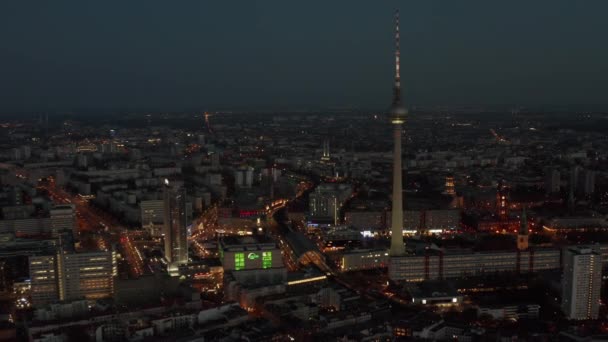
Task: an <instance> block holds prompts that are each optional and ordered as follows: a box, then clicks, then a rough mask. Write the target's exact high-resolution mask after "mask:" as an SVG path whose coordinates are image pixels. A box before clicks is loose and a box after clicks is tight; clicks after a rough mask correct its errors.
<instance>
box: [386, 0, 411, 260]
mask: <svg viewBox="0 0 608 342" xmlns="http://www.w3.org/2000/svg"><path fill="white" fill-rule="evenodd" d="M400 54H401V52H400V49H399V11H398V10H397V11H396V12H395V83H394V85H393V103H392V106H391V109H390V112H389V115H390V119H391V123H392V124H393V140H394V144H395V146H394V149H393V209H392V214H391V215H392V220H391V235H392V237H391V249H390V255H391V256H403V255H404V254H405V244H404V242H403V185H402V179H401V177H402V172H403V168H402V166H401V131H402V130H403V123H404V122H405V116H406V115H407V109H405V107H404V106H403V104H402V103H401V73H400V71H399V65H400V63H399V58H400Z"/></svg>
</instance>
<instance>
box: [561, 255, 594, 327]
mask: <svg viewBox="0 0 608 342" xmlns="http://www.w3.org/2000/svg"><path fill="white" fill-rule="evenodd" d="M563 270H564V273H563V281H562V290H563V291H562V310H563V311H564V313H565V314H566V317H567V318H569V319H577V320H584V319H597V317H598V313H599V306H600V291H601V288H602V260H601V254H600V253H599V252H598V251H597V250H595V249H593V248H591V247H583V246H576V247H570V248H568V249H567V250H566V251H565V253H564V268H563Z"/></svg>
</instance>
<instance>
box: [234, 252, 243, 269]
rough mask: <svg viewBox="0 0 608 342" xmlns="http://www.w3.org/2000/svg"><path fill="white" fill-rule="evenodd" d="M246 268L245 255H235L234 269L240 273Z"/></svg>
mask: <svg viewBox="0 0 608 342" xmlns="http://www.w3.org/2000/svg"><path fill="white" fill-rule="evenodd" d="M243 268H245V253H235V254H234V269H235V270H237V271H239V270H242V269H243Z"/></svg>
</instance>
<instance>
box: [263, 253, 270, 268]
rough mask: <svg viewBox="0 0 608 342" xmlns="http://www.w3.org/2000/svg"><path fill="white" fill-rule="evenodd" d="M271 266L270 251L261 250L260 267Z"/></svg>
mask: <svg viewBox="0 0 608 342" xmlns="http://www.w3.org/2000/svg"><path fill="white" fill-rule="evenodd" d="M271 267H272V252H262V268H271Z"/></svg>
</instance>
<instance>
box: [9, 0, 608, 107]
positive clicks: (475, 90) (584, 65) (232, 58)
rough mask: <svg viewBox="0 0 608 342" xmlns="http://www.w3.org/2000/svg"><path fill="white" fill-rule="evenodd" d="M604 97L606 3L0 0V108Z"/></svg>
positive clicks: (596, 100) (607, 78) (607, 88)
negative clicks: (396, 80)
mask: <svg viewBox="0 0 608 342" xmlns="http://www.w3.org/2000/svg"><path fill="white" fill-rule="evenodd" d="M395 7H399V8H400V10H401V22H402V25H401V29H402V64H403V65H402V77H403V85H404V88H405V89H404V90H405V91H404V96H405V99H406V102H407V103H408V104H409V105H436V104H437V105H460V104H487V105H496V104H506V105H532V106H538V105H579V104H586V105H608V96H607V95H606V94H608V66H607V63H608V44H607V42H608V38H607V37H608V22H607V20H606V13H608V1H606V0H584V1H580V0H578V1H577V0H568V1H567V0H525V1H523V0H522V1H513V0H510V1H488V0H483V1H482V0H479V1H478V0H460V1H455V0H444V1H433V0H420V1H370V0H360V1H358V0H349V1H342V0H340V1H335V0H332V1H327V0H326V1H316V0H315V1H287V0H282V1H275V0H260V1H251V0H243V1H205V0H197V1H188V0H179V1H167V0H163V1H155V0H154V1H151V0H147V1H126V0H120V1H82V0H78V1H61V0H59V1H22V0H3V1H1V2H0V44H1V48H0V112H7V111H28V110H49V111H50V110H57V111H60V110H73V109H76V108H86V109H106V108H113V109H121V108H124V109H136V108H142V109H143V108H145V109H158V110H181V109H188V108H199V109H200V108H202V109H206V108H236V107H241V108H273V107H285V108H294V109H299V108H313V107H344V106H346V107H358V108H386V107H388V105H389V104H390V97H391V91H390V87H391V84H392V83H391V81H392V79H391V77H392V74H391V72H392V67H393V66H392V61H393V59H392V53H393V50H392V48H393V43H392V25H393V21H392V20H393V10H394V8H395Z"/></svg>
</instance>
